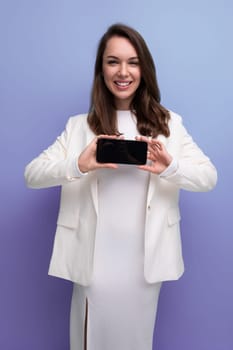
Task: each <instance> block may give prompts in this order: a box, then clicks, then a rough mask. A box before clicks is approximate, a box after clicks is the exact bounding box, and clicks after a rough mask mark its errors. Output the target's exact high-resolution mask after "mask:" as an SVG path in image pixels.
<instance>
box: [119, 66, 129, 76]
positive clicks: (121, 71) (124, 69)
mask: <svg viewBox="0 0 233 350" xmlns="http://www.w3.org/2000/svg"><path fill="white" fill-rule="evenodd" d="M118 74H119V76H121V77H126V76H127V75H128V68H127V64H126V63H121V64H120V67H119V72H118Z"/></svg>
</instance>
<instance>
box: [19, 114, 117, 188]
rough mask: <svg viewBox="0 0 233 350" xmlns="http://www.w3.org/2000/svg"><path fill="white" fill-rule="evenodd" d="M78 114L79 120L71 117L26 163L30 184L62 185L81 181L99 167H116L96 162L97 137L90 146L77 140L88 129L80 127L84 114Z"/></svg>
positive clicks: (31, 185)
mask: <svg viewBox="0 0 233 350" xmlns="http://www.w3.org/2000/svg"><path fill="white" fill-rule="evenodd" d="M79 118H80V120H78V121H77V119H76V118H70V119H69V120H68V123H67V125H66V128H65V130H64V131H63V133H62V134H61V135H60V136H59V137H58V138H57V139H56V141H55V142H54V143H53V144H52V145H51V146H50V147H49V148H48V149H46V150H45V151H43V152H42V153H41V154H40V155H39V156H38V157H37V158H35V159H33V160H32V161H31V163H29V164H28V165H27V166H26V169H25V174H24V175H25V180H26V184H27V186H28V187H31V188H46V187H52V186H60V185H64V184H67V183H69V182H72V181H77V180H78V181H79V179H80V178H82V177H83V176H84V175H85V174H87V173H88V172H90V171H93V170H95V169H98V168H112V169H116V168H117V165H116V164H111V163H102V164H100V163H97V162H96V141H97V137H95V138H94V139H93V140H92V141H91V142H90V143H89V144H88V145H87V146H86V144H80V143H81V141H80V142H78V140H77V138H79V139H80V140H81V139H83V136H84V134H83V133H84V132H85V131H83V130H82V128H81V117H79ZM75 120H76V124H75V122H74V121H75ZM74 131H75V134H74ZM103 136H104V137H105V138H106V137H108V138H116V136H114V135H112V136H108V135H102V136H101V135H100V136H98V137H103ZM71 143H72V145H71Z"/></svg>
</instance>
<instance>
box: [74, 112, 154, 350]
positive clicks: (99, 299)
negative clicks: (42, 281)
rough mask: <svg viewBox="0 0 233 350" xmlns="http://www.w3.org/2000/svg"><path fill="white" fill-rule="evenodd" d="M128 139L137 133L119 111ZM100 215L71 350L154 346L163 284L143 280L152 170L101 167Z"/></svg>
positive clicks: (79, 292) (147, 349) (77, 300)
mask: <svg viewBox="0 0 233 350" xmlns="http://www.w3.org/2000/svg"><path fill="white" fill-rule="evenodd" d="M117 117H118V128H119V131H120V132H122V133H123V134H124V136H125V139H135V136H136V135H138V131H137V128H136V123H135V120H134V119H133V116H132V115H131V113H130V112H129V111H118V112H117ZM96 173H97V177H98V197H99V215H98V222H97V231H96V242H95V257H94V272H93V279H92V283H91V285H90V286H88V287H84V286H80V285H78V284H74V289H73V296H72V304H71V324H70V342H71V344H70V345H71V348H70V349H71V350H152V342H153V329H154V323H155V317H156V309H157V301H158V296H159V291H160V286H161V284H160V283H156V284H148V283H147V282H146V281H145V279H144V272H143V261H144V226H145V208H146V205H145V203H146V197H147V189H148V181H149V174H148V173H147V172H144V171H142V170H139V169H137V167H136V166H132V165H119V168H118V169H117V170H114V169H101V170H97V171H96Z"/></svg>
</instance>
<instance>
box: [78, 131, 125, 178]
mask: <svg viewBox="0 0 233 350" xmlns="http://www.w3.org/2000/svg"><path fill="white" fill-rule="evenodd" d="M99 138H108V139H116V138H119V136H116V135H99V136H97V137H95V138H94V139H93V140H92V141H91V142H90V143H89V145H87V146H86V148H84V150H83V151H82V153H81V154H80V156H79V158H78V168H79V170H80V171H81V172H82V173H87V172H89V171H92V170H95V169H99V168H111V169H117V168H118V166H117V164H114V163H98V162H97V161H96V148H97V140H98V139H99Z"/></svg>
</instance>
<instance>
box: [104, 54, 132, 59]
mask: <svg viewBox="0 0 233 350" xmlns="http://www.w3.org/2000/svg"><path fill="white" fill-rule="evenodd" d="M106 58H114V59H117V60H118V59H119V57H117V56H113V55H109V56H107V57H106ZM128 60H139V57H138V56H133V57H129V58H128Z"/></svg>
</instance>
